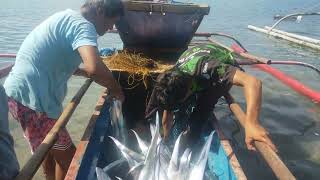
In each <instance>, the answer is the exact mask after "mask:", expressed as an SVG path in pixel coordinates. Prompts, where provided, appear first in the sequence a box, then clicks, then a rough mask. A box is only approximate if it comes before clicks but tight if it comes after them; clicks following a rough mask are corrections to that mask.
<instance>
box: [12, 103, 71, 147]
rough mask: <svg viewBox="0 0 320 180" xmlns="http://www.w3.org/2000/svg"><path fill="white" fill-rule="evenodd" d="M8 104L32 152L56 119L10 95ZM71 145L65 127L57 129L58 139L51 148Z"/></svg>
mask: <svg viewBox="0 0 320 180" xmlns="http://www.w3.org/2000/svg"><path fill="white" fill-rule="evenodd" d="M8 105H9V111H10V113H11V114H12V116H13V118H14V119H16V120H17V121H18V122H19V123H20V125H21V127H22V129H23V132H24V136H25V138H26V139H27V140H28V141H29V143H30V146H31V150H32V152H34V151H35V150H36V149H37V147H38V146H39V145H40V144H41V142H42V141H43V140H44V138H45V137H46V135H47V134H48V132H49V131H50V130H51V128H52V127H53V126H54V124H55V123H56V121H57V120H56V119H51V118H49V117H48V116H47V115H46V114H45V113H39V112H36V111H34V110H32V109H29V108H28V107H26V106H23V105H22V104H21V103H19V102H17V101H15V100H14V99H12V98H10V97H9V98H8ZM71 145H72V140H71V137H70V135H69V133H68V131H67V129H66V128H63V129H61V130H60V131H59V133H58V139H57V141H56V143H55V144H54V145H53V147H52V148H53V149H56V150H66V149H68V148H69V147H70V146H71Z"/></svg>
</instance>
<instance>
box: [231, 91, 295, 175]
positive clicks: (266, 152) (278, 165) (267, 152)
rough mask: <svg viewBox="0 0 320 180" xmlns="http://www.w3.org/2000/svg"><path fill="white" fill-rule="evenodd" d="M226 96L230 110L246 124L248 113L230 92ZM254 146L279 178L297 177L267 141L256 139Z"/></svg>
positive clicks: (242, 124)
mask: <svg viewBox="0 0 320 180" xmlns="http://www.w3.org/2000/svg"><path fill="white" fill-rule="evenodd" d="M225 98H226V100H227V102H228V104H229V107H230V110H231V111H232V112H233V114H234V115H235V116H236V118H237V119H238V120H239V122H240V124H241V126H242V127H244V126H245V118H246V115H245V113H244V112H243V111H242V109H241V107H240V105H239V104H237V103H235V102H234V99H233V97H232V96H231V95H230V94H229V93H228V94H227V95H225ZM254 146H255V147H256V149H257V150H258V152H259V153H260V154H261V155H262V157H263V158H264V160H265V161H266V162H267V164H268V165H269V166H270V168H271V169H272V171H273V172H274V174H275V175H276V176H277V178H278V179H286V180H294V179H296V178H295V177H294V176H293V174H292V173H291V172H290V170H289V169H288V168H287V166H286V165H285V164H284V163H283V162H282V160H281V159H280V157H279V156H278V155H277V154H276V153H275V152H274V151H273V150H272V149H271V148H270V147H269V146H268V145H266V144H265V143H263V142H259V141H255V142H254Z"/></svg>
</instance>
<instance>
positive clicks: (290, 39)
mask: <svg viewBox="0 0 320 180" xmlns="http://www.w3.org/2000/svg"><path fill="white" fill-rule="evenodd" d="M248 28H249V29H250V30H254V31H257V32H262V33H265V34H269V35H271V36H274V37H277V38H281V39H284V40H287V41H290V42H293V43H296V44H299V45H303V46H307V47H310V48H313V49H317V50H320V46H319V45H316V44H313V43H309V42H306V41H302V40H298V39H295V38H292V37H288V36H286V35H282V34H279V33H276V32H272V31H271V32H268V30H266V29H262V28H258V27H255V26H252V25H248Z"/></svg>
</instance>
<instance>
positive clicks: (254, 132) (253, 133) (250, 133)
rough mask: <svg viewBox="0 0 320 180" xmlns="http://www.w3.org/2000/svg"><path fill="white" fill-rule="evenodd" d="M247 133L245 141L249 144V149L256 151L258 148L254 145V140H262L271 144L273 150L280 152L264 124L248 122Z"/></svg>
mask: <svg viewBox="0 0 320 180" xmlns="http://www.w3.org/2000/svg"><path fill="white" fill-rule="evenodd" d="M245 133H246V139H245V141H246V144H247V148H248V149H249V150H254V151H255V150H256V149H255V147H254V146H253V142H254V141H260V142H264V143H266V144H267V145H268V146H270V148H271V149H272V150H273V151H275V152H278V150H277V148H276V146H275V145H274V144H273V143H272V141H271V139H270V138H269V132H268V131H267V130H266V129H264V128H263V127H262V126H260V125H254V124H251V123H248V124H247V125H246V126H245Z"/></svg>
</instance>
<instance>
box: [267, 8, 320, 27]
mask: <svg viewBox="0 0 320 180" xmlns="http://www.w3.org/2000/svg"><path fill="white" fill-rule="evenodd" d="M314 15H320V12H311V13H308V12H307V13H293V14H288V15H286V16H284V17H282V18H281V19H279V20H278V21H277V22H276V23H274V24H273V25H272V26H271V29H273V28H274V27H276V26H277V25H278V24H279V23H280V22H281V21H282V20H284V19H287V18H289V17H294V16H314Z"/></svg>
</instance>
